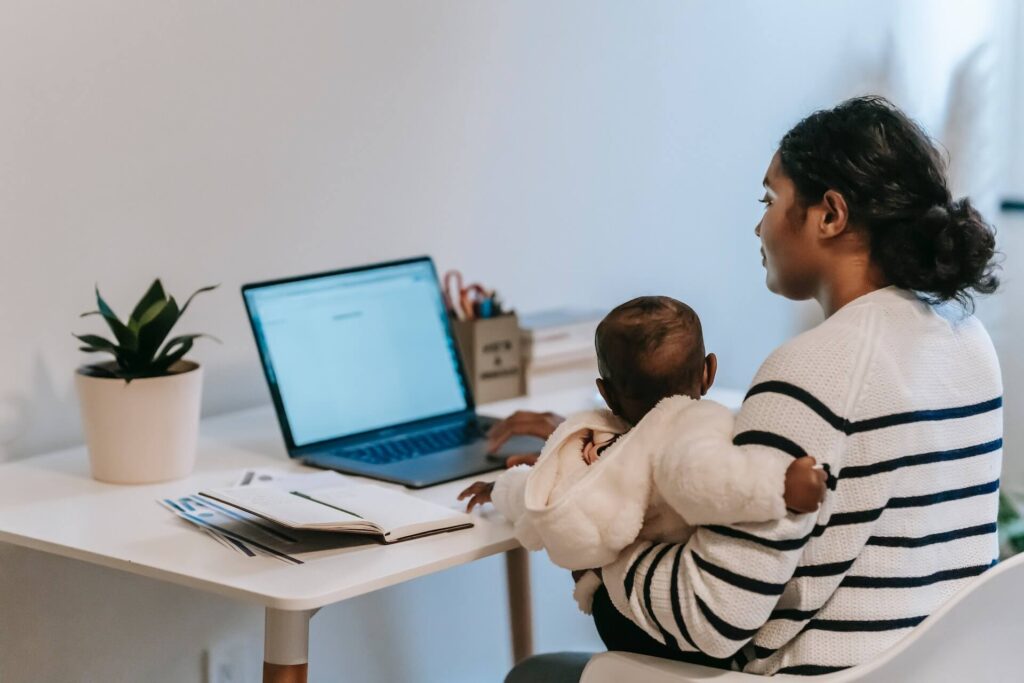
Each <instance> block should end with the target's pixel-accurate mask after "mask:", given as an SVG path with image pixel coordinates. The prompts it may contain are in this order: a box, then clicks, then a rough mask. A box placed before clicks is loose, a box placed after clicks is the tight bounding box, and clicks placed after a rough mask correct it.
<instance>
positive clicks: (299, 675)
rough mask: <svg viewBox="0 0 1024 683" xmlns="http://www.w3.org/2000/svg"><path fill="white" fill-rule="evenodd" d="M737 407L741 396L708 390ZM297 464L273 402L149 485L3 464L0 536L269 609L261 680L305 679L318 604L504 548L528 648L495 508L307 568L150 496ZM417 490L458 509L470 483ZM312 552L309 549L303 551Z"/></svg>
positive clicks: (516, 549)
mask: <svg viewBox="0 0 1024 683" xmlns="http://www.w3.org/2000/svg"><path fill="white" fill-rule="evenodd" d="M711 397H712V398H715V399H717V400H719V401H721V402H723V403H725V404H727V405H730V406H734V407H735V406H738V404H739V401H740V400H741V399H742V395H739V394H737V393H736V392H729V391H718V392H714V393H712V395H711ZM594 398H595V392H594V389H593V385H588V386H587V387H580V388H575V389H568V390H564V391H558V392H552V393H548V394H542V395H535V396H532V397H528V398H522V399H515V400H512V401H504V402H502V403H497V404H492V405H490V406H484V407H483V408H481V412H483V413H486V414H490V415H498V416H502V415H506V414H508V413H511V412H513V411H515V410H519V409H527V410H554V411H559V412H563V413H566V412H573V411H576V410H580V409H583V408H587V407H591V406H593V405H595V404H594ZM248 467H252V468H266V467H275V468H290V469H293V470H295V471H301V470H304V469H307V468H303V467H301V466H299V465H295V464H293V463H291V462H289V461H288V459H287V456H286V454H285V451H284V446H283V444H282V442H281V437H280V434H279V432H278V426H277V420H276V419H275V417H274V414H273V411H272V409H271V408H270V407H269V406H268V407H266V408H259V409H255V410H249V411H245V412H240V413H234V414H231V415H225V416H222V417H217V418H213V419H209V420H204V421H203V424H202V429H201V438H200V443H199V458H198V462H197V465H196V470H195V472H194V473H193V475H192V476H191V477H189V478H187V479H181V480H178V481H173V482H167V483H163V484H153V485H149V486H117V485H112V484H103V483H100V482H97V481H93V480H92V479H91V478H90V476H89V468H88V459H87V456H86V452H85V448H84V447H79V448H73V449H69V450H65V451H60V452H58V453H53V454H50V455H42V456H38V457H34V458H29V459H27V460H23V461H20V462H15V463H11V464H8V465H3V466H0V542H6V543H12V544H15V545H20V546H25V547H28V548H33V549H36V550H41V551H44V552H48V553H53V554H55V555H60V556H63V557H71V558H75V559H78V560H84V561H86V562H92V563H95V564H99V565H103V566H105V567H110V568H113V569H118V570H121V571H125V572H130V573H132V574H140V575H142V576H148V577H150V578H154V579H158V580H161V581H168V582H170V583H176V584H180V585H182V586H188V587H190V588H196V589H199V590H204V591H209V592H211V593H216V594H218V595H223V596H226V597H229V598H235V599H238V600H242V601H246V602H250V603H255V604H258V605H262V606H263V607H264V608H265V609H266V627H265V650H264V662H265V664H264V680H273V681H303V680H305V677H306V661H307V656H308V638H309V620H310V618H311V617H312V616H313V614H314V613H315V612H316V611H317V610H318V609H319V608H321V607H324V606H326V605H330V604H332V603H335V602H340V601H342V600H346V599H348V598H351V597H355V596H357V595H362V594H364V593H369V592H371V591H375V590H377V589H379V588H384V587H386V586H392V585H394V584H397V583H401V582H403V581H407V580H409V579H413V578H416V577H419V576H423V575H425V574H430V573H432V572H436V571H440V570H442V569H447V568H449V567H454V566H456V565H460V564H464V563H468V562H472V561H473V560H478V559H480V558H483V557H487V556H489V555H494V554H497V553H500V552H506V553H508V555H507V556H506V561H507V570H508V588H509V605H510V614H511V621H512V641H513V642H512V651H513V655H514V657H515V658H516V660H518V659H521V658H522V657H525V656H527V655H529V654H530V652H531V650H532V630H531V624H530V587H529V569H528V567H529V565H528V563H527V557H526V552H525V551H524V550H523V549H522V548H521V547H520V546H519V544H518V542H517V541H516V539H515V537H514V536H513V534H512V529H511V527H510V526H509V524H508V523H506V522H505V521H504V520H502V519H500V518H499V517H498V516H496V515H495V513H494V511H493V509H488V512H486V513H484V514H483V515H479V514H478V515H477V518H476V526H475V527H473V528H472V529H466V530H463V531H458V532H453V533H450V534H442V535H438V536H431V537H427V538H422V539H417V540H413V541H408V542H405V543H399V544H395V545H390V546H382V545H376V544H372V545H370V544H362V543H360V544H359V545H353V547H350V548H345V549H341V550H332V551H325V552H322V553H317V554H316V555H314V556H313V558H311V559H309V561H308V562H307V563H306V564H303V565H297V566H296V565H286V564H283V563H281V562H279V561H277V560H274V559H271V558H267V557H253V558H248V557H244V556H242V555H239V554H237V553H234V552H231V551H230V550H227V549H225V548H223V547H221V546H220V545H218V544H216V543H214V542H213V541H212V540H211V539H210V538H208V537H207V536H206V535H205V534H202V533H200V532H199V531H198V530H196V529H195V528H193V527H191V526H190V525H188V524H186V523H185V522H183V521H182V520H180V519H178V518H177V517H175V516H174V515H172V514H171V513H169V512H168V511H167V510H165V509H164V508H163V507H161V506H160V505H159V504H158V503H157V502H156V501H157V499H160V498H172V497H176V496H183V495H188V494H192V493H195V492H197V491H199V490H200V489H203V488H209V487H215V486H227V485H230V484H232V483H233V482H234V481H235V479H236V478H237V477H238V475H239V472H240V471H241V470H242V469H244V468H248ZM494 476H497V472H494V473H492V474H490V475H481V476H478V477H471V478H469V479H466V480H462V481H459V482H451V483H448V484H441V485H439V486H435V487H432V488H429V489H424V490H420V491H415V492H413V493H414V494H415V495H418V496H422V497H424V498H426V499H429V500H432V501H435V502H438V503H441V504H444V505H455V497H456V495H457V494H458V493H459V492H460V491H461V490H462V489H463V488H464V487H465V486H466V485H467V483H468V482H470V481H472V480H474V479H486V478H489V477H490V478H493V477H494ZM304 559H307V557H304Z"/></svg>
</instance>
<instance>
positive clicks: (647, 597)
mask: <svg viewBox="0 0 1024 683" xmlns="http://www.w3.org/2000/svg"><path fill="white" fill-rule="evenodd" d="M670 550H672V546H671V545H666V546H665V547H664V548H662V549H661V550H659V551H658V554H657V555H655V556H654V560H652V561H651V568H650V569H648V570H647V580H646V581H644V607H646V608H647V614H648V615H650V617H651V621H652V622H654V625H655V626H657V627H658V631H660V632H661V637H662V638H664V639H665V645H667V646H669V647H671V648H673V649H675V650H678V649H679V643H678V642H677V641H676V639H675V637H674V636H673V635H672V634H671V633H669V632H668V631H666V630H665V628H664V627H663V626H662V625H661V622H660V621H658V615H657V614H655V613H654V606H653V605H652V604H651V579H652V578H653V577H654V572H655V571H657V569H658V563H660V562H661V560H662V559H663V558H664V557H665V555H667V554H668V551H670ZM675 579H676V577H675V576H672V577H671V578H670V579H669V580H670V581H672V582H673V583H675Z"/></svg>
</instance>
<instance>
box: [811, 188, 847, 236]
mask: <svg viewBox="0 0 1024 683" xmlns="http://www.w3.org/2000/svg"><path fill="white" fill-rule="evenodd" d="M821 211H822V214H821V222H820V224H819V226H818V234H819V235H820V236H821V237H822V238H824V239H831V238H833V237H838V236H839V235H841V234H842V233H843V232H845V231H846V224H847V221H849V219H850V208H849V207H848V206H847V205H846V199H845V198H844V197H843V195H841V194H840V193H838V192H836V191H835V190H828V191H826V192H825V195H824V196H823V197H822V198H821Z"/></svg>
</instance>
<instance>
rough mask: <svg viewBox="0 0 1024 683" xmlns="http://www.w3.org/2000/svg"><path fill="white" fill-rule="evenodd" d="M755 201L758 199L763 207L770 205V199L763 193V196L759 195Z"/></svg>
mask: <svg viewBox="0 0 1024 683" xmlns="http://www.w3.org/2000/svg"><path fill="white" fill-rule="evenodd" d="M757 201H759V202H761V203H762V204H764V206H765V208H768V207H769V206H771V205H772V200H770V199H768V195H765V196H763V197H761V198H760V199H758V200H757Z"/></svg>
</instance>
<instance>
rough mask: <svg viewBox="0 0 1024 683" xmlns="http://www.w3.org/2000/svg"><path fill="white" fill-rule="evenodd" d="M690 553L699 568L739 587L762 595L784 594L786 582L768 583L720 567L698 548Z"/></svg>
mask: <svg viewBox="0 0 1024 683" xmlns="http://www.w3.org/2000/svg"><path fill="white" fill-rule="evenodd" d="M690 554H691V555H693V561H694V563H696V565H697V568H698V569H700V570H701V571H703V572H706V573H708V574H710V575H711V576H714V577H715V578H718V579H721V580H722V581H725V582H726V583H728V584H730V585H732V586H736V587H737V588H742V589H743V590H746V591H750V592H751V593H760V594H761V595H782V591H784V590H785V589H786V584H784V583H768V582H767V581H760V580H758V579H752V578H750V577H748V576H743V575H741V574H736V573H735V572H731V571H729V570H728V569H725V568H724V567H719V566H718V565H716V564H713V563H711V562H708V561H707V560H705V559H704V558H703V557H701V556H700V555H698V554H697V551H696V550H691V551H690Z"/></svg>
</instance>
